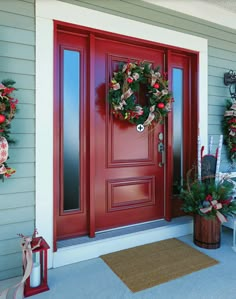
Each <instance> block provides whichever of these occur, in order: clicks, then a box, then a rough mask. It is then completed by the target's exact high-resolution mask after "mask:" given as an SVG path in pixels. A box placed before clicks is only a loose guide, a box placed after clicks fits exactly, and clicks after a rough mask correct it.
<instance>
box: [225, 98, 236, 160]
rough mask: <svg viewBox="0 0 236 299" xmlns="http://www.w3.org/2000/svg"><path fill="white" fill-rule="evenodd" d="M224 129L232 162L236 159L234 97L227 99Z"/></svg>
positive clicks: (235, 105)
mask: <svg viewBox="0 0 236 299" xmlns="http://www.w3.org/2000/svg"><path fill="white" fill-rule="evenodd" d="M225 107H226V109H225V114H224V118H223V120H222V131H223V135H224V143H225V145H226V148H227V154H228V158H229V160H231V162H235V161H236V104H235V102H234V101H233V100H232V99H227V100H226V105H225Z"/></svg>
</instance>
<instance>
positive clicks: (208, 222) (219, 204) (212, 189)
mask: <svg viewBox="0 0 236 299" xmlns="http://www.w3.org/2000/svg"><path fill="white" fill-rule="evenodd" d="M233 191H234V184H233V183H232V181H230V179H229V176H227V174H226V175H225V176H224V177H223V178H221V179H219V178H217V177H215V176H207V177H203V178H201V180H199V179H197V178H196V171H194V168H193V169H191V170H190V171H188V173H187V181H186V184H185V186H183V187H182V189H181V192H180V197H181V199H182V201H183V205H182V209H183V210H184V212H186V213H189V214H191V215H193V217H194V234H193V235H194V243H195V244H196V245H197V246H199V247H203V248H207V249H215V248H219V247H220V242H221V224H222V223H223V222H226V221H227V215H232V214H233V213H236V201H233V199H232V194H233Z"/></svg>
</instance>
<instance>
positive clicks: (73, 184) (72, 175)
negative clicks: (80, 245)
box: [54, 32, 88, 239]
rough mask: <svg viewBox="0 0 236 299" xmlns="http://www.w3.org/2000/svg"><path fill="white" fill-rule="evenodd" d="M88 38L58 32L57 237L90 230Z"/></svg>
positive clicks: (55, 164)
mask: <svg viewBox="0 0 236 299" xmlns="http://www.w3.org/2000/svg"><path fill="white" fill-rule="evenodd" d="M87 43H88V40H87V37H86V36H84V35H81V36H80V35H73V34H68V33H63V32H58V34H57V48H56V58H57V63H56V65H57V67H58V69H57V71H56V72H55V73H56V74H55V82H56V84H58V87H57V88H56V94H55V103H54V135H55V136H54V159H55V160H56V161H55V163H54V177H55V179H56V180H57V182H58V183H57V184H56V185H57V188H55V189H54V192H55V194H54V196H55V198H56V200H55V207H56V208H55V210H56V233H57V239H63V238H67V237H74V236H77V235H85V234H87V233H88V218H87V217H88V215H87V200H86V196H87V189H86V188H87V181H86V171H87V169H86V164H85V163H86V160H87V153H86V152H87V151H86V148H87V146H88V145H87V139H86V135H87V134H86V130H87V128H86V122H85V119H86V118H85V116H86V105H85V99H86V93H87V91H86V88H85V84H86V75H85V72H84V70H85V69H86V68H87V51H88V46H87Z"/></svg>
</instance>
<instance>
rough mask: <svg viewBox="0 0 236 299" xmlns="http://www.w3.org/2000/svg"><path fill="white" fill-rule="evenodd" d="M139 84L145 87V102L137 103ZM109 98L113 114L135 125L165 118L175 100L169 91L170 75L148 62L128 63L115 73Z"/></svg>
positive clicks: (148, 123) (147, 124)
mask: <svg viewBox="0 0 236 299" xmlns="http://www.w3.org/2000/svg"><path fill="white" fill-rule="evenodd" d="M140 85H143V87H144V88H145V90H146V93H145V94H146V95H145V96H146V98H147V99H146V101H145V102H146V103H147V104H146V105H145V106H142V105H141V104H140V103H138V100H137V94H138V91H139V89H140ZM109 101H110V103H111V109H112V113H113V115H114V116H115V117H116V118H118V119H121V120H126V121H128V122H130V123H132V124H136V125H140V124H142V125H143V126H149V125H150V124H152V122H153V121H157V122H159V121H162V120H163V118H164V117H165V116H166V115H167V114H168V112H169V111H170V110H171V102H172V101H173V99H172V96H171V93H170V92H169V90H168V81H167V74H166V73H163V74H161V73H160V71H159V68H158V67H157V68H154V69H153V68H152V64H150V63H145V62H136V63H133V62H128V63H124V64H123V65H121V69H120V70H119V71H118V72H114V74H113V77H112V79H111V82H110V90H109Z"/></svg>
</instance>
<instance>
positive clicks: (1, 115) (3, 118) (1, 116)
mask: <svg viewBox="0 0 236 299" xmlns="http://www.w3.org/2000/svg"><path fill="white" fill-rule="evenodd" d="M5 120H6V116H5V115H3V114H0V124H2V123H4V121H5Z"/></svg>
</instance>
